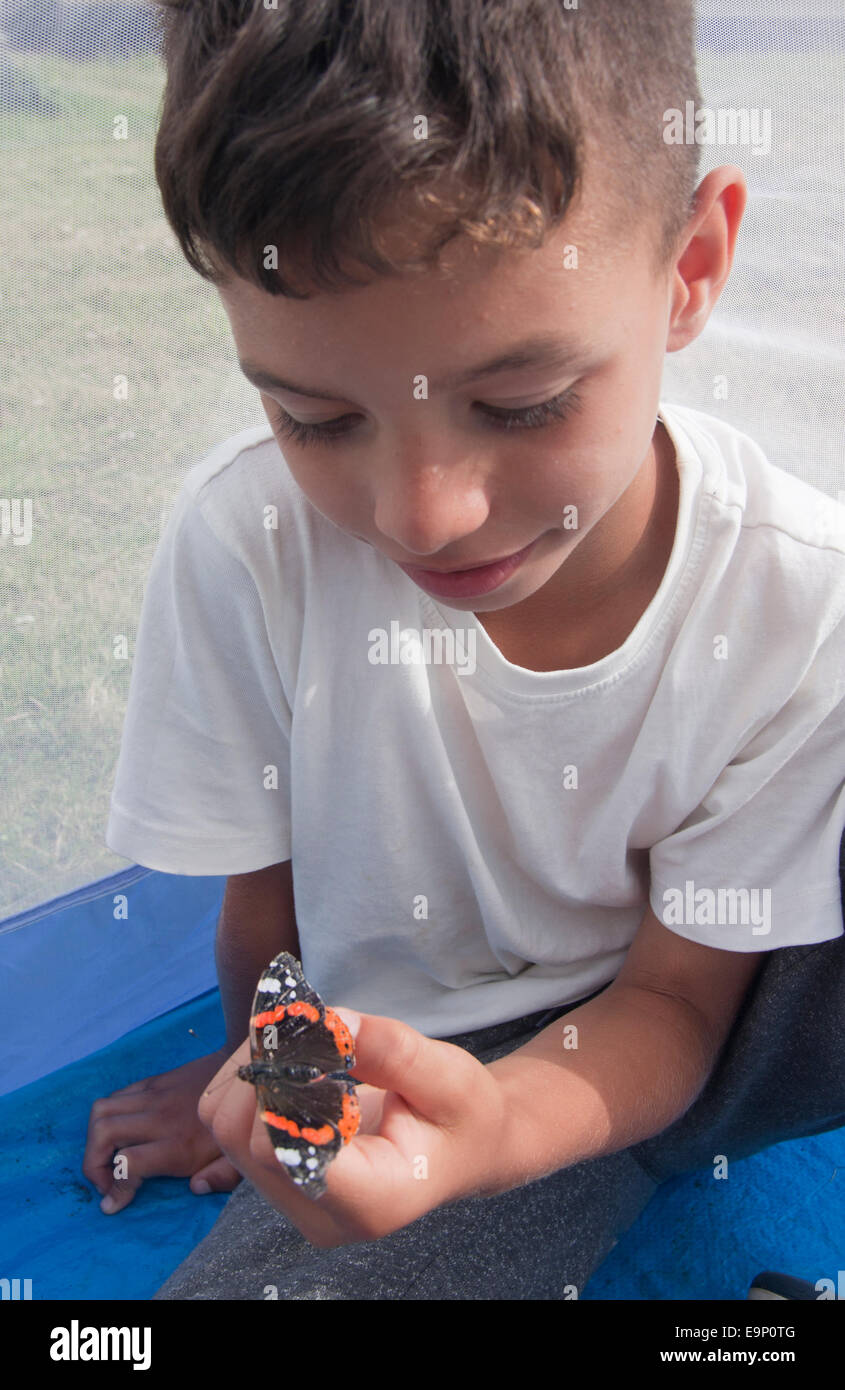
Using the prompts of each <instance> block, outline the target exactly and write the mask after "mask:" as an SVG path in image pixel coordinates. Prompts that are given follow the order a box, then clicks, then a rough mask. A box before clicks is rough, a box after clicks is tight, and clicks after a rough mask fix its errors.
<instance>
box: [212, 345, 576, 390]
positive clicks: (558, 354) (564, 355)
mask: <svg viewBox="0 0 845 1390" xmlns="http://www.w3.org/2000/svg"><path fill="white" fill-rule="evenodd" d="M590 352H591V348H590V347H589V346H587V345H586V344H584V343H573V342H570V341H569V340H568V339H562V338H557V337H555V336H554V334H549V333H545V334H540V335H539V336H538V335H535V336H534V337H532V338H525V339H524V340H523V341H522V342H519V343H514V344H513V346H512V347H509V348H507V349H506V350H505V351H504V352H499V353H497V354H496V356H495V357H491V358H489V359H488V360H487V361H485V362H477V363H476V364H475V366H473V367H466V368H464V370H463V371H460V372H453V373H452V374H451V375H449V376H447V377H441V378H440V379H439V380H438V381H434V382H429V387H430V389H431V390H434V391H439V390H441V389H443V388H445V389H447V390H454V388H455V387H458V386H465V385H466V384H467V383H468V382H470V381H475V380H477V379H478V378H479V377H486V376H495V375H497V374H499V373H501V372H515V371H520V370H521V369H522V368H525V367H570V366H572V365H573V364H574V363H577V362H583V361H586V359H587V357H588V356H589V355H590ZM238 366H239V367H240V369H241V371H242V372H243V374H244V376H245V377H246V378H247V380H248V381H251V382H252V384H253V386H257V387H258V388H259V390H261V389H266V390H270V391H292V392H293V393H294V394H295V395H297V396H313V397H314V398H315V399H316V400H321V401H338V400H343V399H344V393H343V392H342V391H340V392H334V391H315V390H314V389H313V387H309V386H301V385H298V384H297V383H296V382H293V381H282V380H281V378H280V377H277V376H273V375H272V373H271V372H267V371H265V370H264V369H263V367H257V366H255V364H254V363H252V362H248V361H245V360H243V359H242V358H238Z"/></svg>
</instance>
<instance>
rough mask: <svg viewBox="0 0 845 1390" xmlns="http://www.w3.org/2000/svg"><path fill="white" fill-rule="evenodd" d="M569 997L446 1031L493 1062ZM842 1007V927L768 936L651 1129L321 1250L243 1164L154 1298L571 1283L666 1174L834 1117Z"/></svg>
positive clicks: (418, 1293) (397, 1292)
mask: <svg viewBox="0 0 845 1390" xmlns="http://www.w3.org/2000/svg"><path fill="white" fill-rule="evenodd" d="M598 993H601V991H598ZM590 997H593V996H590ZM583 1002H584V1001H583V1000H580V1001H578V1003H583ZM578 1003H573V1004H570V1005H568V1006H567V1007H564V1008H560V1009H557V1010H552V1011H549V1012H546V1013H539V1014H532V1015H529V1016H528V1017H526V1018H521V1019H515V1020H513V1021H511V1022H509V1023H503V1024H498V1025H496V1026H495V1027H491V1028H482V1029H479V1030H477V1031H475V1032H472V1033H463V1034H458V1035H455V1036H453V1037H450V1038H448V1039H447V1040H446V1041H448V1042H452V1043H455V1044H457V1045H458V1046H459V1047H464V1048H467V1049H468V1050H469V1051H470V1052H472V1053H473V1055H474V1056H476V1057H478V1058H479V1060H480V1061H482V1062H492V1061H495V1060H496V1059H497V1058H498V1057H502V1056H504V1055H505V1054H506V1053H508V1052H511V1051H513V1049H514V1048H517V1047H519V1046H521V1045H522V1044H523V1043H525V1042H527V1041H528V1040H529V1039H530V1038H531V1037H532V1036H533V1035H534V1034H535V1033H536V1032H537V1031H538V1030H539V1029H540V1028H543V1027H545V1026H546V1025H547V1024H548V1023H550V1022H551V1021H553V1019H554V1018H557V1017H561V1016H562V1015H563V1014H564V1013H567V1012H569V1010H570V1009H574V1008H577V1007H578ZM843 1019H845V936H839V937H836V938H835V939H834V940H833V941H825V942H822V943H821V944H818V945H811V946H790V947H785V948H782V949H780V950H776V951H771V952H769V953H768V954H767V956H766V958H765V960H764V962H763V965H762V967H761V969H760V972H759V974H758V976H757V978H756V980H755V981H754V984H753V985H752V987H751V989H750V991H749V993H748V995H747V997H746V998H745V1000H744V1001H743V1004H742V1007H741V1009H740V1012H739V1014H738V1015H737V1018H736V1020H735V1021H734V1025H733V1028H732V1029H731V1032H730V1034H729V1036H728V1039H727V1041H726V1043H725V1046H724V1048H723V1050H722V1052H721V1054H720V1057H719V1059H718V1061H717V1063H716V1066H715V1068H714V1070H713V1072H712V1073H711V1075H710V1077H709V1078H708V1081H707V1083H706V1085H705V1087H704V1088H703V1090H702V1091H701V1093H700V1095H699V1096H698V1097H697V1099H696V1100H695V1101H694V1103H693V1104H692V1106H691V1107H690V1108H689V1109H688V1110H687V1111H686V1112H685V1114H683V1115H682V1116H681V1117H680V1119H678V1120H677V1121H676V1122H675V1123H674V1124H672V1125H670V1126H669V1127H668V1128H667V1129H664V1130H663V1131H662V1132H661V1133H660V1134H658V1135H656V1136H654V1138H651V1139H646V1140H644V1141H643V1142H642V1143H639V1144H634V1145H632V1146H631V1147H630V1148H628V1149H623V1150H620V1151H619V1152H617V1153H615V1154H610V1155H608V1156H606V1157H603V1158H595V1159H589V1160H587V1161H585V1162H583V1163H577V1164H574V1165H572V1166H571V1167H568V1168H563V1169H561V1170H559V1171H558V1172H556V1173H552V1174H551V1175H550V1176H549V1177H546V1178H542V1179H540V1180H539V1181H537V1182H533V1183H529V1184H527V1185H526V1186H524V1187H519V1188H514V1189H512V1190H511V1191H510V1192H505V1193H501V1194H500V1195H498V1196H496V1197H473V1198H467V1199H465V1200H462V1201H459V1202H455V1203H453V1204H451V1205H449V1206H445V1207H439V1208H437V1209H436V1210H435V1211H431V1212H427V1213H426V1214H425V1216H423V1217H421V1218H420V1219H419V1220H418V1221H415V1222H414V1223H413V1224H412V1225H410V1226H407V1227H405V1228H404V1230H401V1231H395V1232H393V1234H391V1235H389V1236H384V1237H382V1239H381V1240H378V1241H369V1242H366V1243H364V1244H359V1245H348V1246H342V1247H340V1248H339V1249H335V1250H318V1249H315V1248H314V1247H313V1246H311V1245H309V1243H308V1242H307V1241H306V1240H305V1239H304V1237H303V1236H302V1235H301V1234H300V1233H299V1231H298V1230H297V1229H296V1227H295V1226H293V1225H291V1223H290V1222H289V1221H288V1220H287V1218H286V1217H285V1216H283V1215H282V1214H281V1213H280V1212H277V1211H275V1209H274V1208H272V1207H271V1206H269V1205H268V1204H267V1203H266V1202H265V1201H264V1199H263V1197H261V1196H260V1194H259V1193H258V1192H257V1191H256V1190H255V1189H254V1188H253V1187H252V1186H251V1185H250V1184H249V1183H248V1182H247V1181H246V1180H244V1181H242V1182H241V1183H240V1184H239V1186H238V1187H237V1188H236V1189H235V1191H234V1192H233V1193H232V1196H231V1197H230V1198H229V1201H228V1202H227V1204H226V1206H225V1207H224V1209H223V1211H222V1212H221V1214H220V1216H219V1218H218V1220H217V1222H216V1224H215V1225H214V1226H213V1227H212V1229H211V1231H210V1232H209V1233H208V1235H207V1236H206V1238H205V1239H204V1240H203V1241H201V1242H200V1244H199V1245H198V1246H197V1247H196V1248H195V1249H194V1250H193V1251H192V1252H191V1254H190V1255H189V1256H188V1258H187V1259H186V1260H184V1261H183V1262H182V1264H181V1265H179V1267H178V1268H177V1269H176V1270H175V1271H174V1273H173V1274H171V1276H170V1278H169V1279H168V1280H167V1281H166V1283H165V1284H163V1285H162V1287H161V1288H160V1289H159V1291H158V1292H157V1293H156V1294H155V1295H154V1298H156V1299H245V1300H252V1299H257V1300H262V1299H266V1298H268V1297H278V1298H280V1299H563V1298H565V1297H571V1296H572V1293H571V1292H568V1290H570V1289H571V1286H573V1285H574V1286H575V1289H576V1290H577V1293H578V1297H580V1296H581V1294H582V1292H583V1290H584V1287H585V1285H586V1284H587V1281H588V1280H589V1279H590V1277H591V1275H592V1274H593V1273H594V1272H595V1270H596V1269H597V1268H598V1267H599V1265H600V1264H601V1263H602V1261H603V1260H604V1259H605V1258H606V1256H607V1255H608V1254H609V1253H610V1251H611V1250H612V1248H613V1246H614V1245H615V1244H616V1242H617V1240H618V1238H619V1236H620V1235H621V1234H622V1233H623V1232H624V1231H626V1230H627V1229H628V1227H629V1226H631V1225H632V1224H633V1222H634V1221H635V1220H636V1218H637V1217H638V1216H639V1214H640V1212H641V1211H642V1210H643V1208H644V1207H645V1206H646V1205H647V1203H648V1202H649V1200H650V1199H651V1197H652V1196H653V1194H654V1192H655V1191H656V1190H657V1187H658V1185H659V1184H660V1183H661V1182H663V1181H665V1179H667V1178H669V1177H672V1176H674V1175H676V1174H678V1173H683V1172H687V1171H690V1170H693V1169H696V1168H708V1169H710V1168H711V1167H712V1163H713V1159H714V1155H716V1154H725V1155H726V1156H727V1158H728V1160H729V1161H730V1160H732V1159H738V1158H744V1157H747V1156H748V1155H749V1154H753V1153H756V1152H757V1151H758V1150H759V1149H764V1148H767V1147H768V1146H769V1145H771V1144H778V1143H780V1142H781V1141H782V1140H785V1139H794V1138H797V1137H799V1136H802V1135H809V1134H819V1133H821V1132H822V1131H824V1130H830V1129H838V1128H839V1127H840V1126H842V1125H845V1029H843Z"/></svg>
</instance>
